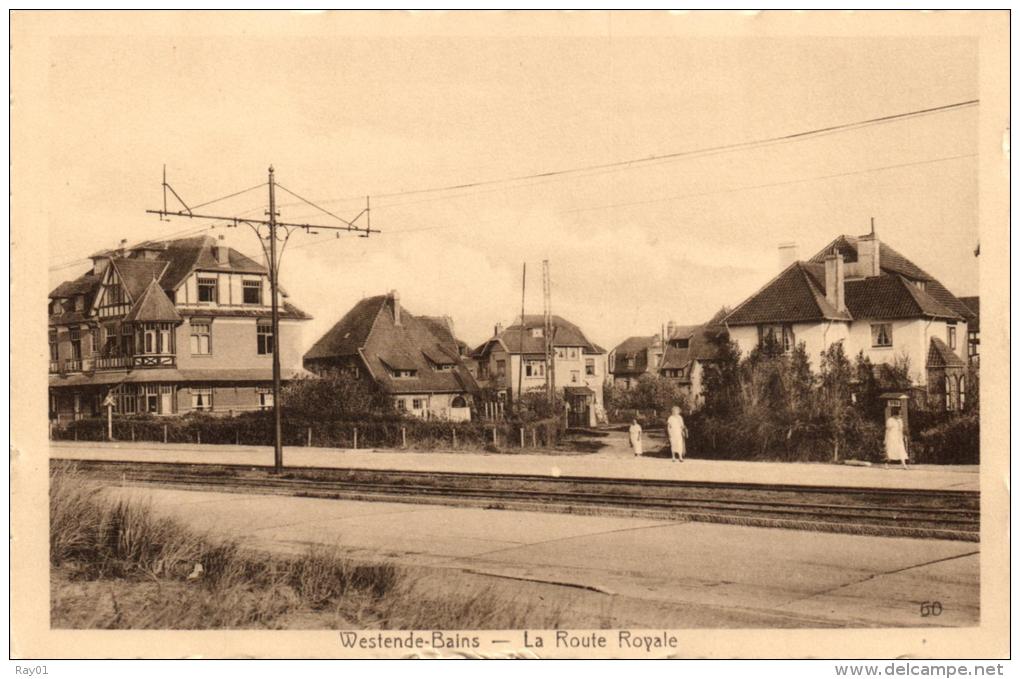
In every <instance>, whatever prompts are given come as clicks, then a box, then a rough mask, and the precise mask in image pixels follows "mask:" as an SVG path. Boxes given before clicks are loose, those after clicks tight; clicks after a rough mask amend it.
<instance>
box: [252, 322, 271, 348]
mask: <svg viewBox="0 0 1020 679" xmlns="http://www.w3.org/2000/svg"><path fill="white" fill-rule="evenodd" d="M255 332H256V335H257V339H258V352H259V353H260V354H271V353H273V323H272V321H267V320H261V319H260V320H259V321H258V324H257V327H256V328H255Z"/></svg>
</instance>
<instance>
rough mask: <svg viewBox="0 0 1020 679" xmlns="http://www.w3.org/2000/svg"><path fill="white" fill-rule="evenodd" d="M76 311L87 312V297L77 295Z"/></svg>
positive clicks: (75, 301)
mask: <svg viewBox="0 0 1020 679" xmlns="http://www.w3.org/2000/svg"><path fill="white" fill-rule="evenodd" d="M74 310H75V311H85V297H84V296H82V295H75V297H74Z"/></svg>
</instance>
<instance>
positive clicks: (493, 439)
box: [492, 427, 496, 445]
mask: <svg viewBox="0 0 1020 679" xmlns="http://www.w3.org/2000/svg"><path fill="white" fill-rule="evenodd" d="M492 445H496V428H495V427H493V428H492Z"/></svg>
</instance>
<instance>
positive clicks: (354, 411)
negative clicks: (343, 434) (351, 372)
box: [280, 375, 395, 420]
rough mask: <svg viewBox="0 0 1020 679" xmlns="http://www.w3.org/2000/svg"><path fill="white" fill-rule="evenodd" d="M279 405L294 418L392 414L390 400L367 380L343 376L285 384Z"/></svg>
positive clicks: (346, 417)
mask: <svg viewBox="0 0 1020 679" xmlns="http://www.w3.org/2000/svg"><path fill="white" fill-rule="evenodd" d="M281 397H282V398H281V399H280V405H281V406H283V408H284V409H286V410H287V411H288V413H291V414H293V415H294V416H296V417H301V418H307V419H322V420H341V419H350V418H359V417H365V416H380V415H393V414H394V412H395V411H394V407H393V399H391V398H390V397H389V395H387V394H386V393H385V392H384V391H383V390H382V389H380V388H379V386H378V385H377V384H376V383H375V382H373V381H369V380H360V379H356V378H354V377H350V376H347V375H331V376H327V377H311V378H305V379H298V380H294V381H292V382H290V383H288V384H287V385H286V386H285V387H284V389H283V393H282V394H281Z"/></svg>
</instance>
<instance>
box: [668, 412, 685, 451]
mask: <svg viewBox="0 0 1020 679" xmlns="http://www.w3.org/2000/svg"><path fill="white" fill-rule="evenodd" d="M666 433H667V434H668V435H669V450H670V456H671V459H672V460H673V461H674V462H677V461H679V462H683V461H684V455H685V454H686V453H687V447H686V445H685V444H686V441H684V439H685V438H687V427H686V425H684V418H683V417H682V416H681V415H680V408H679V407H678V406H673V414H672V415H670V416H669V419H668V420H666Z"/></svg>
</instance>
